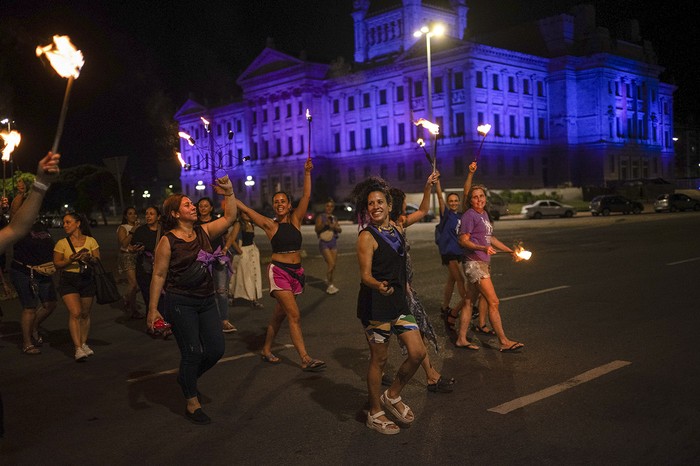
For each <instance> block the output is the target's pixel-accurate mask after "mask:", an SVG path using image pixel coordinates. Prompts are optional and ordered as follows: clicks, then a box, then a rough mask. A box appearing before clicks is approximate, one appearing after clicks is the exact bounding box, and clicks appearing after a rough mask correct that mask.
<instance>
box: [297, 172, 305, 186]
mask: <svg viewBox="0 0 700 466" xmlns="http://www.w3.org/2000/svg"><path fill="white" fill-rule="evenodd" d="M297 186H299V187H302V186H304V172H303V171H302V170H299V171H298V172H297Z"/></svg>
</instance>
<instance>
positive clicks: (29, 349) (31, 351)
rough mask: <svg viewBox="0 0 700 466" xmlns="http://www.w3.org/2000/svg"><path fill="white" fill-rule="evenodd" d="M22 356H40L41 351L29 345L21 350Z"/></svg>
mask: <svg viewBox="0 0 700 466" xmlns="http://www.w3.org/2000/svg"><path fill="white" fill-rule="evenodd" d="M22 352H23V353H24V354H41V350H40V349H39V348H37V347H36V346H34V345H29V346H26V347H24V348H22Z"/></svg>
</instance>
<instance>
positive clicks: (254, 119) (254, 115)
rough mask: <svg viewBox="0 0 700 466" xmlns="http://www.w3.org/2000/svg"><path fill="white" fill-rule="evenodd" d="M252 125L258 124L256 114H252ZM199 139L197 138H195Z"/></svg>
mask: <svg viewBox="0 0 700 466" xmlns="http://www.w3.org/2000/svg"><path fill="white" fill-rule="evenodd" d="M253 124H254V125H257V124H258V112H253ZM197 137H199V136H197Z"/></svg>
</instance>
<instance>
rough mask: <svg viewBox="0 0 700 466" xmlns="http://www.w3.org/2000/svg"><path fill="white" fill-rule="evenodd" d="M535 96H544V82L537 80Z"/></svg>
mask: <svg viewBox="0 0 700 466" xmlns="http://www.w3.org/2000/svg"><path fill="white" fill-rule="evenodd" d="M537 96H538V97H544V83H543V82H542V81H537Z"/></svg>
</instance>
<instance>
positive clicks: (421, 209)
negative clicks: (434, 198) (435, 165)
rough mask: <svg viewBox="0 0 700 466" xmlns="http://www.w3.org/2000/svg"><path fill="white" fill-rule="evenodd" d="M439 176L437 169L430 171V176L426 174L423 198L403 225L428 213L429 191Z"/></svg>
mask: <svg viewBox="0 0 700 466" xmlns="http://www.w3.org/2000/svg"><path fill="white" fill-rule="evenodd" d="M439 176H440V174H439V173H438V172H437V171H434V172H432V173H431V174H430V176H428V179H427V180H426V182H425V187H423V200H421V202H420V206H418V210H416V211H415V212H413V213H412V214H410V215H408V216H407V217H406V223H405V224H404V227H407V226H409V225H413V224H414V223H416V222H418V221H420V220H421V219H422V218H423V217H425V215H426V214H427V213H428V209H430V193H431V192H432V190H433V185H434V184H435V183H436V182H437V180H438V177H439Z"/></svg>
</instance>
